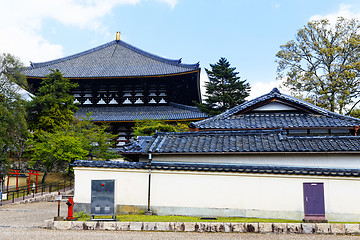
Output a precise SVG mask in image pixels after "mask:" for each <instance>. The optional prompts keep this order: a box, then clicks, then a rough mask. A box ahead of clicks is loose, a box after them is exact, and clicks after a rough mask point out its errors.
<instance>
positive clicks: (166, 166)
mask: <svg viewBox="0 0 360 240" xmlns="http://www.w3.org/2000/svg"><path fill="white" fill-rule="evenodd" d="M72 166H74V167H95V168H127V169H149V168H151V169H154V170H166V171H199V172H237V173H252V174H276V175H278V174H280V175H313V176H341V177H360V169H344V168H317V167H294V166H269V165H243V164H204V163H177V162H175V163H174V162H171V163H170V162H152V163H151V164H149V163H144V162H120V161H87V160H77V161H75V162H74V163H73V164H72Z"/></svg>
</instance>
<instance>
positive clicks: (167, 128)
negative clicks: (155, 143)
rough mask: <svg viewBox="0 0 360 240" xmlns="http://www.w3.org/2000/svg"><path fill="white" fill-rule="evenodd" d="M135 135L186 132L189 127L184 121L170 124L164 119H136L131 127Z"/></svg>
mask: <svg viewBox="0 0 360 240" xmlns="http://www.w3.org/2000/svg"><path fill="white" fill-rule="evenodd" d="M133 131H134V135H135V137H138V136H152V135H154V134H155V133H156V132H188V131H189V127H188V125H187V124H186V123H180V122H178V123H176V124H170V123H166V122H165V121H164V120H154V119H150V120H146V119H144V120H137V121H136V122H135V126H134V127H133Z"/></svg>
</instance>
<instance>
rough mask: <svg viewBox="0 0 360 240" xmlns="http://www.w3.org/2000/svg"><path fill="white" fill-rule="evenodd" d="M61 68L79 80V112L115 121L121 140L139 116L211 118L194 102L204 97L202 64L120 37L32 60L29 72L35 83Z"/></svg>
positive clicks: (127, 136)
mask: <svg viewBox="0 0 360 240" xmlns="http://www.w3.org/2000/svg"><path fill="white" fill-rule="evenodd" d="M51 69H59V70H60V71H61V72H62V74H63V76H64V77H65V78H68V79H70V80H71V81H73V82H77V83H78V84H79V87H77V88H76V89H73V90H72V93H73V94H74V96H75V99H76V100H75V101H76V102H77V103H79V110H78V111H77V112H76V113H75V116H76V117H82V116H85V114H86V113H88V112H92V118H93V121H95V122H106V123H110V126H111V128H112V131H113V132H114V133H119V139H118V142H119V145H121V143H124V142H127V141H128V140H129V139H130V138H131V137H132V130H131V128H132V127H133V126H134V122H135V121H136V120H142V119H164V120H167V121H196V120H201V119H204V118H206V117H207V116H206V114H204V113H201V112H200V111H199V110H198V109H197V108H196V107H194V106H193V105H194V104H193V102H194V101H196V102H200V101H201V94H200V83H199V81H200V67H199V63H196V64H183V63H182V62H181V59H179V60H170V59H166V58H163V57H159V56H156V55H153V54H151V53H148V52H145V51H143V50H141V49H138V48H136V47H134V46H131V45H129V44H127V43H125V42H124V41H121V40H120V34H119V33H117V35H116V40H115V41H111V42H109V43H106V44H104V45H101V46H98V47H95V48H93V49H90V50H87V51H84V52H80V53H78V54H75V55H72V56H68V57H64V58H60V59H56V60H52V61H48V62H42V63H31V66H30V67H27V68H26V70H25V74H26V76H27V80H28V82H29V84H30V85H31V86H32V87H33V88H34V89H35V91H36V89H37V88H38V87H39V85H40V83H41V81H42V79H43V78H44V77H45V76H46V75H48V74H50V73H51Z"/></svg>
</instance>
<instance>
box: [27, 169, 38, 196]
mask: <svg viewBox="0 0 360 240" xmlns="http://www.w3.org/2000/svg"><path fill="white" fill-rule="evenodd" d="M39 172H40V171H39V170H34V169H29V191H30V182H31V175H35V176H36V183H35V192H37V185H38V176H39Z"/></svg>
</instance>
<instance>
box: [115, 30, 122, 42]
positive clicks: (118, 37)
mask: <svg viewBox="0 0 360 240" xmlns="http://www.w3.org/2000/svg"><path fill="white" fill-rule="evenodd" d="M120 34H121V33H120V32H116V41H120Z"/></svg>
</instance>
